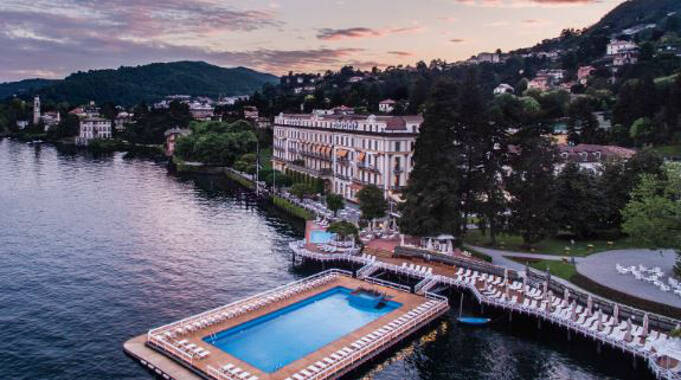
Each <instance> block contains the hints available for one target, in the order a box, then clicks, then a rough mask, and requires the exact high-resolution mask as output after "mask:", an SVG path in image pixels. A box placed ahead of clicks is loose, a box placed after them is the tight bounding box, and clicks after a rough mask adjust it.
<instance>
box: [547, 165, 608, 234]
mask: <svg viewBox="0 0 681 380" xmlns="http://www.w3.org/2000/svg"><path fill="white" fill-rule="evenodd" d="M555 192H556V203H555V207H554V209H553V213H554V214H553V215H554V220H556V222H557V223H558V226H559V228H560V229H562V230H565V231H569V232H571V233H573V234H574V235H575V236H576V237H577V238H580V239H583V238H587V237H591V236H594V235H595V234H596V233H597V231H598V228H599V226H600V223H599V220H600V219H601V218H602V215H603V212H604V209H603V204H604V202H605V200H604V199H603V195H602V192H601V189H600V188H599V186H598V182H597V179H596V176H595V175H594V174H593V173H592V172H591V171H588V170H585V169H581V168H580V167H579V165H578V164H577V163H575V162H572V161H570V162H568V163H567V164H565V166H564V167H563V170H562V171H561V172H560V174H558V177H557V178H556V185H555Z"/></svg>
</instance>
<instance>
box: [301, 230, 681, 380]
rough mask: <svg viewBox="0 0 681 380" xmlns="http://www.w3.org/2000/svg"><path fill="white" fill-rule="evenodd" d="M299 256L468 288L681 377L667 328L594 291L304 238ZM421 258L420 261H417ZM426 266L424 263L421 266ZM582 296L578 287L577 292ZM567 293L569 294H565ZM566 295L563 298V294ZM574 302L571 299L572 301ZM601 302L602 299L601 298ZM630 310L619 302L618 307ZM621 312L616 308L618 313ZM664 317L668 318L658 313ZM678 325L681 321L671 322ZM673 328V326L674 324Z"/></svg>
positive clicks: (483, 299) (422, 283)
mask: <svg viewBox="0 0 681 380" xmlns="http://www.w3.org/2000/svg"><path fill="white" fill-rule="evenodd" d="M290 247H291V249H292V250H293V252H294V257H297V258H298V259H299V260H313V261H320V262H327V263H329V262H330V263H334V262H336V263H351V264H354V265H359V266H361V268H360V269H359V270H357V271H356V274H357V276H358V277H362V278H364V279H365V280H369V279H371V277H368V275H371V274H375V273H377V272H379V271H382V272H386V273H391V274H393V275H396V276H399V277H409V278H412V279H414V280H417V281H418V283H417V284H416V285H415V286H414V288H413V291H414V292H416V293H427V292H428V291H429V290H430V289H432V288H434V287H436V286H447V287H453V288H457V289H459V290H466V291H469V292H470V293H472V294H473V295H474V297H475V298H476V299H477V301H478V302H479V303H480V304H481V305H488V306H492V307H495V308H499V309H502V310H504V311H507V312H509V313H511V315H512V313H519V314H524V315H527V316H530V317H534V318H536V319H537V320H538V323H541V321H544V322H547V323H551V324H553V325H556V326H559V327H562V328H565V329H566V330H567V331H568V332H573V333H576V334H579V335H582V336H584V337H588V338H590V339H593V340H594V341H596V342H597V343H598V344H605V345H609V346H612V347H614V348H616V349H619V350H621V351H622V352H626V353H629V354H631V355H633V356H634V357H639V358H642V359H644V360H645V361H646V362H647V364H648V366H649V368H650V370H651V371H652V372H653V373H654V374H655V376H656V377H657V378H659V379H671V380H681V361H677V360H669V358H668V357H665V356H663V355H662V353H661V352H659V351H658V349H659V348H660V347H663V346H664V345H665V344H669V343H671V342H672V340H671V339H670V337H669V336H668V335H667V333H668V331H669V330H668V329H667V330H659V329H658V330H653V329H652V328H650V327H649V326H648V324H647V321H648V313H645V312H641V311H638V312H639V313H640V314H641V315H644V318H643V320H644V321H643V323H642V326H641V325H639V326H635V325H633V324H632V322H631V320H627V321H625V320H622V321H620V320H619V318H618V317H617V315H607V314H605V313H603V312H602V310H594V302H591V301H592V298H591V296H590V295H589V298H588V300H589V302H587V305H579V304H578V302H576V301H577V300H578V298H579V297H576V296H573V297H570V295H569V293H570V292H569V290H570V289H569V288H568V289H567V291H566V293H565V294H558V295H554V294H552V292H551V291H550V288H549V286H548V285H549V283H548V281H546V282H544V283H532V282H531V281H528V279H527V276H525V277H524V278H517V279H516V280H509V276H508V275H506V276H504V277H505V278H502V277H501V276H499V273H501V272H504V273H507V272H506V271H505V270H504V269H503V268H501V267H496V268H492V266H489V267H490V268H492V269H494V270H493V271H490V272H491V273H490V272H484V271H483V269H481V268H482V267H481V266H480V265H479V264H476V263H472V264H471V267H473V268H475V269H474V270H471V269H470V268H466V267H465V263H458V264H459V265H458V266H453V265H449V266H443V265H442V264H440V263H426V262H424V261H416V260H411V259H409V258H407V259H400V258H394V257H391V258H385V257H380V258H378V259H377V258H376V257H373V256H367V255H356V254H345V253H340V254H334V253H322V252H316V251H315V250H313V249H308V248H307V247H306V246H305V244H304V242H293V243H291V244H290ZM414 262H418V263H419V265H414ZM421 264H422V265H421ZM573 294H575V295H576V294H577V291H576V290H575V291H573ZM565 296H567V297H565ZM561 297H563V298H561ZM570 300H571V301H572V302H570ZM601 301H602V300H601ZM618 307H619V308H621V309H625V308H626V309H629V310H631V308H629V307H627V306H624V305H617V306H615V307H614V308H613V310H618ZM615 313H616V312H614V311H613V314H615ZM656 318H657V319H660V320H664V319H665V318H664V317H661V316H656ZM666 320H667V325H669V324H670V322H674V324H676V323H677V322H679V321H671V320H669V319H668V318H666ZM672 326H673V325H672Z"/></svg>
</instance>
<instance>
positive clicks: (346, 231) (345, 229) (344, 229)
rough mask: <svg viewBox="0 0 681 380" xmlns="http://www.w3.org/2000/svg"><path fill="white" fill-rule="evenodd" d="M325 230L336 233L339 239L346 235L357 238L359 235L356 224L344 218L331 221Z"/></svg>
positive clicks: (346, 236)
mask: <svg viewBox="0 0 681 380" xmlns="http://www.w3.org/2000/svg"><path fill="white" fill-rule="evenodd" d="M326 230H327V231H328V232H333V233H335V234H337V235H338V236H339V237H340V238H341V239H347V238H348V237H353V238H355V239H357V238H358V237H359V231H357V226H355V225H354V224H352V223H350V222H347V221H345V220H341V221H338V222H333V223H331V224H330V225H329V228H327V229H326Z"/></svg>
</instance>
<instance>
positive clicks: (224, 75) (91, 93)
mask: <svg viewBox="0 0 681 380" xmlns="http://www.w3.org/2000/svg"><path fill="white" fill-rule="evenodd" d="M39 81H40V80H39ZM278 81H279V80H278V78H277V77H276V76H274V75H271V74H267V73H261V72H257V71H254V70H251V69H248V68H245V67H235V68H223V67H219V66H214V65H210V64H208V63H206V62H190V61H181V62H171V63H152V64H149V65H143V66H135V67H125V66H124V67H120V68H118V69H115V70H113V69H109V70H90V71H88V72H77V73H74V74H71V75H69V76H68V77H66V78H65V79H63V80H59V81H53V82H51V83H46V84H45V83H42V82H39V83H41V84H43V85H42V86H37V85H36V86H33V87H32V88H30V89H29V90H27V91H24V92H22V93H21V95H25V96H29V97H30V96H33V95H34V94H38V95H40V96H41V98H44V100H51V101H55V102H61V101H67V102H69V103H71V104H79V103H84V102H87V101H89V100H94V101H96V102H98V103H102V102H107V101H111V102H114V103H116V104H121V105H125V106H130V105H134V104H137V103H139V102H141V101H146V102H153V101H156V100H159V99H161V98H163V97H165V96H168V95H172V94H183V95H192V96H199V95H205V96H210V97H217V96H220V95H223V96H229V95H243V94H251V93H253V92H254V91H256V90H259V89H261V88H262V86H263V85H264V84H265V83H273V84H274V83H278ZM22 82H26V81H22ZM22 82H14V83H5V84H2V85H0V98H4V97H6V96H11V95H12V94H15V93H17V92H16V90H13V89H14V88H16V87H17V86H19V83H22ZM19 87H21V86H19ZM24 87H27V85H25V86H24ZM3 94H6V95H5V96H4V97H3V96H2V95H3Z"/></svg>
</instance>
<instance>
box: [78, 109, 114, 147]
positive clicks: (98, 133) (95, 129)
mask: <svg viewBox="0 0 681 380" xmlns="http://www.w3.org/2000/svg"><path fill="white" fill-rule="evenodd" d="M110 138H111V120H109V119H105V118H102V117H97V116H87V117H85V118H83V119H81V120H80V132H79V134H78V137H76V144H78V145H87V144H88V143H89V142H90V140H92V139H110Z"/></svg>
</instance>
